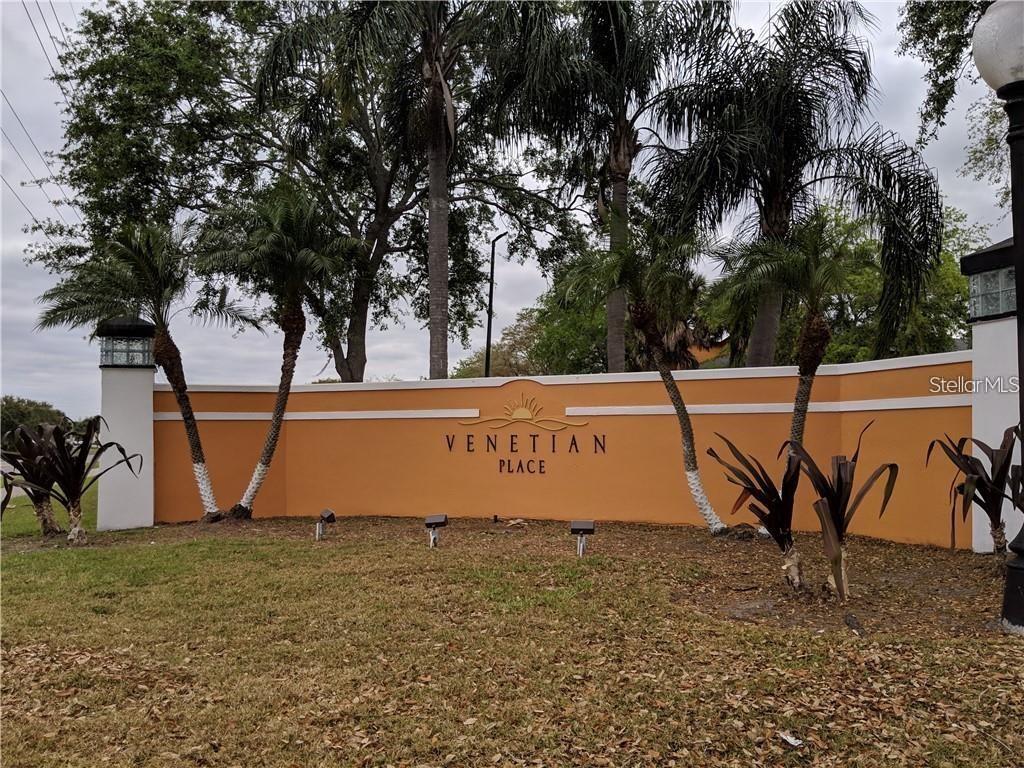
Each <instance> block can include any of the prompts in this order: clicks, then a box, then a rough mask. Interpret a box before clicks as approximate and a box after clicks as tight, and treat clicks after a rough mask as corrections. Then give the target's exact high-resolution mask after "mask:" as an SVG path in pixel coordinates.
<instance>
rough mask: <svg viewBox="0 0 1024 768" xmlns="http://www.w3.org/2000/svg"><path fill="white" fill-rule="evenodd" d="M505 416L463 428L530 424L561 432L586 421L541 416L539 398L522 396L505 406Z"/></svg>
mask: <svg viewBox="0 0 1024 768" xmlns="http://www.w3.org/2000/svg"><path fill="white" fill-rule="evenodd" d="M504 410H505V415H504V416H492V417H491V418H489V419H474V420H473V421H460V422H459V424H462V425H463V426H467V427H472V426H477V425H486V426H487V427H489V428H491V429H501V428H502V427H507V426H509V425H511V424H529V425H531V426H534V427H539V428H540V429H546V430H548V431H549V432H559V431H561V430H563V429H565V428H566V427H583V426H586V424H587V422H585V421H569V420H567V419H556V418H553V417H550V416H541V414H542V413H543V412H544V408H543V407H541V405H540V403H538V402H537V398H535V397H530V398H527V397H526V395H525V394H521V395H520V396H519V399H518V400H512V401H511V402H509V403H508V404H507V405H506V406H505V409H504Z"/></svg>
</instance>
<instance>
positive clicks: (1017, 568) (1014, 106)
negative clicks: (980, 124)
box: [996, 30, 1024, 632]
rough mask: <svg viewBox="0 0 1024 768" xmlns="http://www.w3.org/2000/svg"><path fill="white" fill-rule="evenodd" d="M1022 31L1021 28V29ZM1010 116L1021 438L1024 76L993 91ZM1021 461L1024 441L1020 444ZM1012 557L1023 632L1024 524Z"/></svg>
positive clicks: (1009, 618) (1011, 601) (1014, 616)
mask: <svg viewBox="0 0 1024 768" xmlns="http://www.w3.org/2000/svg"><path fill="white" fill-rule="evenodd" d="M1022 31H1024V30H1022ZM996 95H997V96H998V97H999V98H1001V99H1003V100H1004V102H1005V103H1004V104H1003V108H1004V109H1005V110H1006V115H1007V117H1009V119H1010V129H1009V131H1008V132H1007V134H1006V142H1007V144H1009V145H1010V215H1011V216H1012V217H1013V285H1014V291H1015V293H1016V295H1017V397H1018V400H1017V403H1018V406H1017V407H1018V408H1019V410H1018V412H1017V413H1018V416H1019V417H1020V419H1019V421H1018V424H1019V425H1020V427H1021V428H1020V431H1019V432H1018V435H1019V436H1020V437H1021V438H1022V440H1024V80H1018V81H1017V82H1015V83H1010V84H1009V85H1004V86H1003V87H1002V88H1000V89H998V90H997V91H996ZM1021 452H1022V458H1021V460H1022V461H1024V445H1022V446H1021ZM1010 551H1011V552H1013V554H1014V557H1013V559H1011V560H1010V561H1009V562H1008V563H1007V566H1006V589H1005V591H1004V592H1003V621H1004V622H1005V623H1006V625H1007V626H1009V627H1016V628H1019V629H1020V630H1021V631H1022V632H1024V524H1022V525H1021V527H1020V530H1019V531H1018V532H1017V535H1016V536H1015V537H1014V538H1013V541H1011V542H1010Z"/></svg>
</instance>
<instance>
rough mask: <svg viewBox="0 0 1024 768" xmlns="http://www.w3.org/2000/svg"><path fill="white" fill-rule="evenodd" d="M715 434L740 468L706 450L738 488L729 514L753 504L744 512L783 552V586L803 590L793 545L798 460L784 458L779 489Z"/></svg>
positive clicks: (750, 458) (754, 463)
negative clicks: (754, 517) (748, 514)
mask: <svg viewBox="0 0 1024 768" xmlns="http://www.w3.org/2000/svg"><path fill="white" fill-rule="evenodd" d="M715 434H716V435H718V437H719V438H721V440H722V442H723V443H725V444H726V446H727V447H728V448H729V451H730V453H732V455H733V456H734V457H735V459H736V461H737V463H738V464H739V466H737V465H736V464H730V463H729V462H728V461H725V460H724V459H723V458H722V457H721V456H719V455H718V453H717V452H716V451H715V449H714V448H708V456H710V457H711V458H713V459H714V460H715V461H717V462H718V463H719V464H721V465H722V466H723V467H724V468H725V470H726V475H725V476H726V479H727V480H728V481H729V482H730V483H732V484H733V485H738V486H739V487H740V495H739V496H738V497H737V498H736V503H735V504H733V506H732V513H733V514H736V512H737V511H738V510H739V509H740V507H742V506H743V504H744V502H746V501H748V500H752V501H751V502H750V504H748V505H747V508H748V509H749V510H750V511H751V512H753V513H754V515H755V516H756V517H757V519H758V520H760V521H761V525H763V526H764V527H765V530H767V531H768V533H769V534H770V535H771V537H772V539H774V540H775V543H776V544H778V545H779V549H780V550H782V557H783V565H782V570H783V572H784V573H785V577H786V583H787V584H789V586H790V587H792V588H793V589H796V590H799V589H802V588H803V584H804V573H803V563H802V562H801V559H800V553H799V552H797V550H796V547H795V546H794V545H793V503H794V501H795V500H796V489H797V486H798V485H799V483H800V459H799V458H797V456H796V455H795V454H793V453H788V454H787V455H786V469H785V471H784V472H783V474H782V483H781V487H780V486H776V485H775V481H774V480H772V477H771V475H770V474H769V473H768V471H767V470H766V469H765V468H764V465H763V464H761V462H760V461H758V460H757V459H756V458H755V457H754V456H753V455H750V456H744V454H743V453H742V452H741V451H740V450H739V449H738V448H737V447H736V446H735V445H733V443H732V442H731V441H729V439H728V438H726V437H725V436H724V435H720V434H718V433H717V432H716V433H715ZM784 448H785V447H784ZM780 455H781V452H780Z"/></svg>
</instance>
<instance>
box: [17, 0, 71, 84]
mask: <svg viewBox="0 0 1024 768" xmlns="http://www.w3.org/2000/svg"><path fill="white" fill-rule="evenodd" d="M36 5H37V6H38V3H37V4H36ZM21 7H22V8H24V9H25V15H26V16H28V23H29V24H31V25H32V31H33V32H35V35H36V40H37V41H38V43H39V47H40V48H41V49H42V51H43V56H45V57H46V63H47V64H49V65H50V73H51V74H52V75H53V82H55V83H56V84H57V87H58V88H60V92H61V93H62V94H64V101H65V103H66V102H67V100H68V95H67V93H66V92H65V91H64V84H63V83H61V81H60V80H58V79H57V70H56V69H54V67H53V62H52V61H50V54H49V53H48V52H47V50H46V46H45V45H43V38H42V37H40V36H39V30H38V29H36V23H35V21H34V20H33V19H32V14H31V13H30V12H29V10H28V6H27V5H25V0H21ZM43 24H46V19H43ZM47 33H49V30H47ZM50 40H51V43H52V41H53V38H51V39H50Z"/></svg>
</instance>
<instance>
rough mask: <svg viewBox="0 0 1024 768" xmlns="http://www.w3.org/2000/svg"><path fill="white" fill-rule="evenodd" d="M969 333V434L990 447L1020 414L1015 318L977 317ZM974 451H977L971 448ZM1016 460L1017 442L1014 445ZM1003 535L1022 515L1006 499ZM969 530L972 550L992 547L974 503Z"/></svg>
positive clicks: (985, 519)
mask: <svg viewBox="0 0 1024 768" xmlns="http://www.w3.org/2000/svg"><path fill="white" fill-rule="evenodd" d="M971 330H972V335H973V351H974V356H973V368H974V372H973V374H972V378H973V379H974V381H973V385H974V387H975V391H974V394H973V397H972V401H971V422H972V424H971V426H972V432H973V436H974V437H975V438H977V439H978V440H981V441H982V442H984V443H988V444H989V445H990V446H992V447H993V448H995V447H997V446H998V445H999V443H1000V442H1001V441H1002V439H1003V432H1004V431H1005V430H1006V428H1007V427H1009V426H1011V425H1012V424H1014V423H1016V422H1017V421H1018V419H1019V418H1020V416H1019V413H1018V405H1017V403H1018V399H1017V392H1016V389H1015V387H1016V386H1018V385H1019V382H1018V380H1017V318H1016V317H1015V316H1012V315H1011V316H1010V317H1001V318H998V319H994V320H981V321H978V322H975V323H974V324H973V325H972V326H971ZM975 453H977V451H976V452H975ZM1016 455H1017V459H1016V461H1017V462H1019V461H1020V446H1019V445H1018V446H1017V454H1016ZM1003 520H1004V522H1005V524H1006V538H1007V540H1012V539H1013V537H1014V536H1016V535H1017V532H1018V531H1019V530H1020V527H1021V524H1022V522H1024V516H1022V515H1021V514H1020V513H1019V512H1018V511H1017V510H1015V509H1013V505H1011V504H1010V502H1008V501H1007V502H1005V503H1004V505H1003ZM971 533H972V540H973V546H974V551H975V552H991V551H992V534H991V533H990V529H989V521H988V517H987V516H986V515H985V513H984V512H982V511H981V510H980V509H979V508H978V507H975V508H974V510H973V514H972V523H971Z"/></svg>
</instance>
